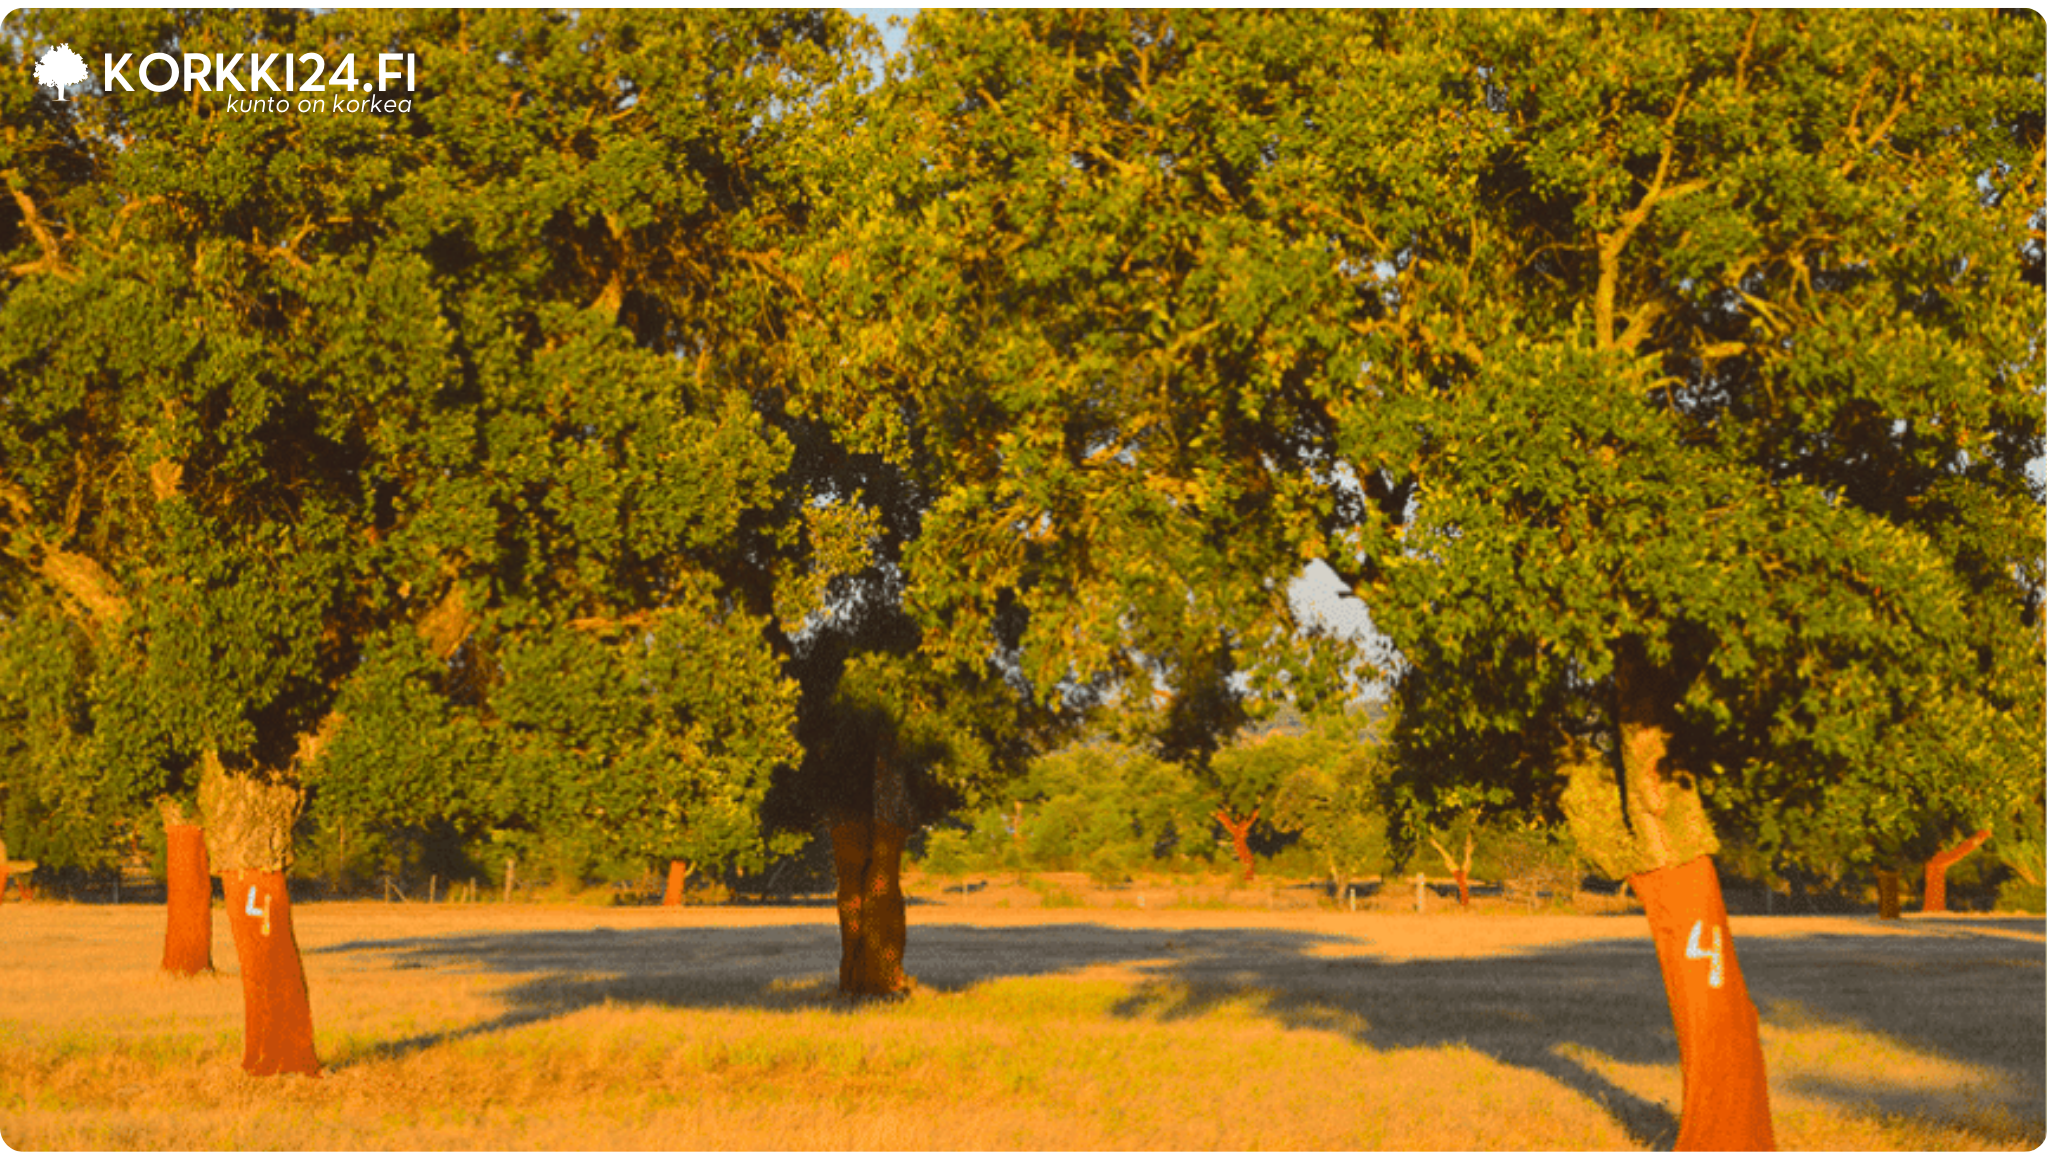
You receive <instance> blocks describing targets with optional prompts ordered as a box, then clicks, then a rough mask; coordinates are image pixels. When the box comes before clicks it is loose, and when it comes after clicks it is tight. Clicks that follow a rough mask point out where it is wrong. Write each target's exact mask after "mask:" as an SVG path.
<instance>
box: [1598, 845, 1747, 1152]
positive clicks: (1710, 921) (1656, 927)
mask: <svg viewBox="0 0 2048 1152" xmlns="http://www.w3.org/2000/svg"><path fill="white" fill-rule="evenodd" d="M1628 880H1629V885H1630V887H1632V888H1634V889H1635V892H1636V896H1637V897H1638V898H1639V899H1641V900H1642V902H1643V911H1644V913H1645V914H1647V916H1648V917H1649V921H1650V934H1651V936H1652V938H1653V939H1654V940H1655V941H1656V944H1657V964H1658V967H1659V968H1661V969H1662V970H1663V974H1664V992H1665V995H1666V996H1668V997H1669V998H1670V1000H1671V1022H1672V1025H1673V1027H1674V1028H1675V1029H1676V1030H1677V1032H1678V1057H1679V1069H1680V1071H1681V1074H1682V1075H1683V1078H1684V1097H1683V1103H1682V1104H1681V1105H1680V1107H1679V1127H1678V1143H1677V1148H1679V1149H1681V1150H1684V1149H1706V1148H1715V1149H1732V1148H1773V1147H1776V1137H1775V1136H1774V1135H1773V1134H1772V1132H1771V1100H1770V1087H1769V1081H1768V1079H1767V1078H1766V1075H1765V1071H1764V1051H1763V1044H1762V1042H1761V1041H1760V1040H1759V1038H1758V1036H1757V1015H1756V1005H1755V1004H1754V1003H1753V1002H1751V1000H1750V997H1749V987H1748V985H1747V984H1746V983H1744V982H1743V979H1742V966H1741V965H1740V964H1738V963H1737V962H1736V960H1735V941H1734V938H1733V937H1732V936H1731V935H1730V933H1729V930H1728V912H1727V909H1726V907H1725V906H1724V905H1723V904H1722V901H1721V881H1720V878H1719V877H1718V876H1717V875H1716V874H1715V872H1714V864H1713V861H1712V860H1711V859H1709V858H1708V857H1705V856H1696V857H1694V858H1693V859H1691V860H1689V861H1687V862H1686V863H1684V864H1680V865H1677V866H1675V867H1671V868H1660V869H1657V870H1656V871H1653V872H1645V873H1641V874H1638V875H1635V876H1631V877H1629V878H1628Z"/></svg>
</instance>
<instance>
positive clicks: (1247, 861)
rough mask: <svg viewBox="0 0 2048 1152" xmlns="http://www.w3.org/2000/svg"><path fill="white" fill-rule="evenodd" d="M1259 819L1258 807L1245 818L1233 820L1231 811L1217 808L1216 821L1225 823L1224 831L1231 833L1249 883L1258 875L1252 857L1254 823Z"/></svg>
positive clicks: (1245, 878) (1245, 880)
mask: <svg viewBox="0 0 2048 1152" xmlns="http://www.w3.org/2000/svg"><path fill="white" fill-rule="evenodd" d="M1258 820H1259V810H1258V809H1257V808H1254V809H1252V814H1251V815H1249V816H1247V817H1245V818H1244V819H1243V820H1232V819H1231V818H1230V813H1229V812H1228V811H1227V810H1225V809H1222V808H1218V809H1217V810H1216V822H1217V823H1218V824H1221V825H1223V830H1224V831H1226V832H1228V833H1230V845H1231V847H1233V848H1235V849H1236V850H1237V860H1238V863H1240V864H1243V865H1244V882H1245V883H1247V884H1249V883H1251V882H1252V880H1253V878H1254V877H1255V875H1256V869H1255V864H1254V861H1253V859H1252V825H1253V824H1256V823H1258Z"/></svg>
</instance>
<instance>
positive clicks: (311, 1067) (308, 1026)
mask: <svg viewBox="0 0 2048 1152" xmlns="http://www.w3.org/2000/svg"><path fill="white" fill-rule="evenodd" d="M221 879H222V880H223V881H224V882H225V886H226V888H227V894H228V924H229V925H230V926H231V927H232V928H233V930H234V936H235V957H236V959H237V960H239V961H240V962H241V965H242V1009H243V1028H242V1070H243V1071H245V1072H247V1073H249V1074H250V1075H252V1076H275V1075H277V1074H278V1073H280V1072H299V1073H303V1074H305V1075H307V1076H315V1077H317V1076H319V1075H320V1057H319V1056H318V1055H316V1054H315V1053H314V1051H313V1008H312V1004H311V1002H310V1001H309V1000H308V999H307V996H306V970H305V966H304V964H303V963H302V962H301V961H300V959H299V943H298V940H297V939H296V938H295V937H294V936H293V935H292V906H291V895H290V893H289V892H287V891H286V889H285V882H284V873H283V872H274V871H272V872H259V871H249V870H236V871H232V872H227V873H224V874H223V875H222V877H221Z"/></svg>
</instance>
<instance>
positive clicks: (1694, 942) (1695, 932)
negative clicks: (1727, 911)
mask: <svg viewBox="0 0 2048 1152" xmlns="http://www.w3.org/2000/svg"><path fill="white" fill-rule="evenodd" d="M1705 927H1707V922H1706V921H1704V920H1695V921H1693V922H1692V935H1691V936H1689V937H1687V938H1686V941H1685V958H1686V959H1688V960H1705V961H1707V962H1708V963H1707V987H1709V988H1719V987H1720V986H1721V926H1720V925H1719V924H1716V925H1714V926H1713V932H1712V934H1711V935H1710V936H1709V939H1711V940H1712V941H1713V942H1714V943H1713V947H1711V948H1708V949H1706V950H1704V951H1702V950H1701V949H1700V929H1702V928H1705Z"/></svg>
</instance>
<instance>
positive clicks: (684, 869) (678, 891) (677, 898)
mask: <svg viewBox="0 0 2048 1152" xmlns="http://www.w3.org/2000/svg"><path fill="white" fill-rule="evenodd" d="M689 875H690V866H689V865H688V864H685V863H683V862H682V861H681V860H671V861H669V862H668V888H667V889H666V890H665V891H663V892H662V894H661V906H662V907H664V908H674V907H677V906H678V905H680V904H682V902H683V881H684V880H685V879H687V878H688V877H689Z"/></svg>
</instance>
